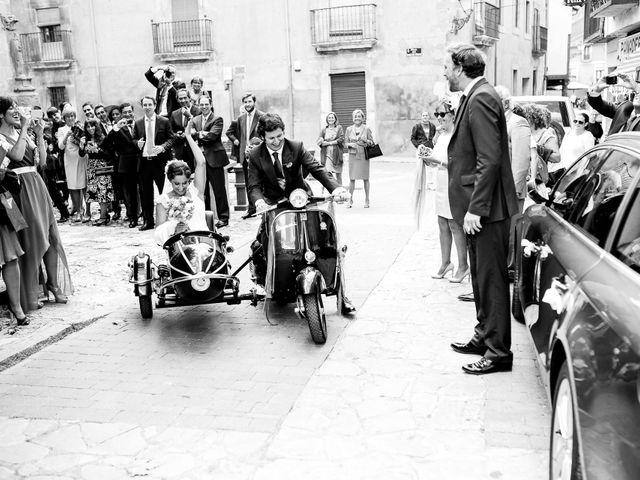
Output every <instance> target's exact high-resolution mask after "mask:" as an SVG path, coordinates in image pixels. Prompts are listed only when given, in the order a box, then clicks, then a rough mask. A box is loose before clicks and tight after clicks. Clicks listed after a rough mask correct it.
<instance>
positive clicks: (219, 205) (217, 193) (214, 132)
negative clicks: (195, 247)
mask: <svg viewBox="0 0 640 480" xmlns="http://www.w3.org/2000/svg"><path fill="white" fill-rule="evenodd" d="M198 106H199V107H200V110H201V112H202V113H201V114H200V115H196V116H195V117H193V129H192V131H191V135H192V136H193V138H194V140H196V141H197V142H198V144H199V145H200V148H201V149H202V152H203V153H204V157H205V159H206V160H207V184H208V185H209V184H210V185H211V187H212V188H213V195H214V198H215V200H216V213H217V215H218V221H217V222H216V227H217V228H221V227H226V226H227V225H229V200H228V198H227V176H226V172H225V170H224V167H225V166H226V165H229V157H227V151H226V150H225V149H224V146H223V145H222V140H221V138H220V137H221V136H222V127H223V126H224V123H223V120H222V117H217V116H215V115H214V113H213V108H212V106H211V99H210V98H209V97H208V96H207V95H202V96H201V97H200V100H199V103H198Z"/></svg>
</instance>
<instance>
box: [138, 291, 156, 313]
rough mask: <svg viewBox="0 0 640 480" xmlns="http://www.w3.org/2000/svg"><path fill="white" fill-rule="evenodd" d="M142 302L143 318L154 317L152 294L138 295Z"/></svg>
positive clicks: (141, 311)
mask: <svg viewBox="0 0 640 480" xmlns="http://www.w3.org/2000/svg"><path fill="white" fill-rule="evenodd" d="M138 301H139V302H140V315H142V318H151V317H153V305H152V304H151V295H140V296H139V297H138Z"/></svg>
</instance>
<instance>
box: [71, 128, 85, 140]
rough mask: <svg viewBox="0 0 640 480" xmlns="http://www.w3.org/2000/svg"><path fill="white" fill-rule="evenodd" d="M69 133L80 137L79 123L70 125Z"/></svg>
mask: <svg viewBox="0 0 640 480" xmlns="http://www.w3.org/2000/svg"><path fill="white" fill-rule="evenodd" d="M71 133H72V134H73V136H74V137H76V138H80V137H81V136H82V133H83V132H82V127H81V126H80V125H74V126H73V127H71Z"/></svg>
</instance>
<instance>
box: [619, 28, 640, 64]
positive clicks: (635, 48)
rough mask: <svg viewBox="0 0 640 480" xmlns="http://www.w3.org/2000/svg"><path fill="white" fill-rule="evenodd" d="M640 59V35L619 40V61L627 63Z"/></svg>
mask: <svg viewBox="0 0 640 480" xmlns="http://www.w3.org/2000/svg"><path fill="white" fill-rule="evenodd" d="M636 58H640V33H636V34H634V35H630V36H628V37H625V38H621V39H620V40H618V60H619V61H620V62H626V61H629V60H633V59H636Z"/></svg>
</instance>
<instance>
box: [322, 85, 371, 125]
mask: <svg viewBox="0 0 640 480" xmlns="http://www.w3.org/2000/svg"><path fill="white" fill-rule="evenodd" d="M356 108H359V109H360V110H362V111H363V112H364V113H365V115H366V114H367V97H366V94H365V87H364V72H357V73H340V74H335V75H331V109H332V110H333V111H334V112H335V113H336V115H337V116H338V121H339V122H340V124H341V125H343V126H344V127H345V128H346V127H348V126H349V125H351V124H352V123H353V120H352V117H351V114H352V113H353V111H354V110H355V109H356Z"/></svg>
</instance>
